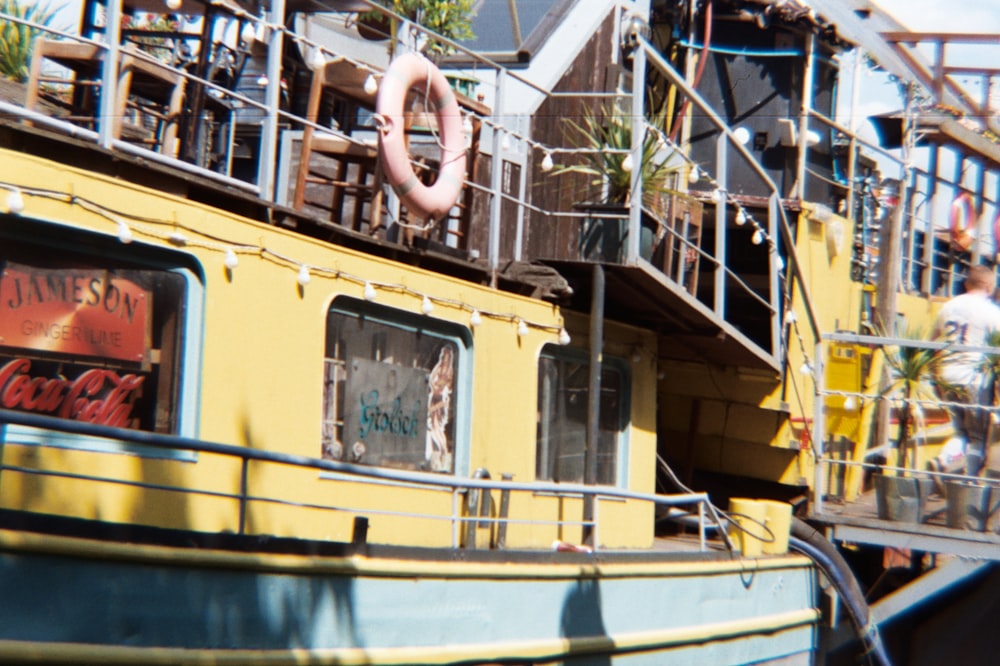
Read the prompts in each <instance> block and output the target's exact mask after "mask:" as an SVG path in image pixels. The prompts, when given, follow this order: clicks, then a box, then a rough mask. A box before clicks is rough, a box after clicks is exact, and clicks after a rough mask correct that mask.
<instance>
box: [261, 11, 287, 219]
mask: <svg viewBox="0 0 1000 666" xmlns="http://www.w3.org/2000/svg"><path fill="white" fill-rule="evenodd" d="M267 23H268V26H275V29H271V28H270V27H267V28H266V29H267V31H268V32H267V34H268V37H269V39H268V42H267V88H266V90H265V91H264V103H265V105H266V108H267V114H266V115H265V117H264V127H263V128H262V132H261V137H260V163H259V164H258V165H257V187H258V189H259V190H260V196H261V198H263V199H265V200H268V201H274V198H275V197H274V175H275V172H276V170H277V162H278V112H279V110H280V109H281V55H282V48H283V47H282V44H283V43H284V36H285V33H284V30H281V29H280V26H283V25H284V23H285V0H272V2H271V9H270V11H268V12H267Z"/></svg>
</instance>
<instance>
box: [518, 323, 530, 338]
mask: <svg viewBox="0 0 1000 666" xmlns="http://www.w3.org/2000/svg"><path fill="white" fill-rule="evenodd" d="M527 334H528V325H527V324H526V323H524V320H523V319H518V320H517V335H518V337H522V338H523V337H524V336H526V335H527Z"/></svg>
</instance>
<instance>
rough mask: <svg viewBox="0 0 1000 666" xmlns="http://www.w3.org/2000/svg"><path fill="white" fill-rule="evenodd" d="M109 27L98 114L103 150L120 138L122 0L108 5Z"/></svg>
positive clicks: (116, 0) (113, 1) (106, 31)
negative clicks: (117, 132)
mask: <svg viewBox="0 0 1000 666" xmlns="http://www.w3.org/2000/svg"><path fill="white" fill-rule="evenodd" d="M106 11H107V22H106V23H107V25H106V26H105V30H104V39H105V40H106V45H107V50H106V51H105V52H104V62H103V64H102V67H101V78H102V79H103V82H104V83H103V86H102V88H101V104H100V109H99V110H98V113H99V114H100V122H98V124H97V138H98V141H99V142H100V144H101V147H102V148H108V149H110V148H111V144H112V142H113V141H114V140H115V139H117V138H118V137H116V136H115V132H114V128H115V127H116V126H117V125H118V124H119V122H120V119H118V118H115V114H116V113H118V109H117V108H116V106H117V105H116V103H115V102H116V100H117V99H118V62H119V60H120V57H119V55H120V54H119V51H120V46H121V16H122V3H121V0H108V5H107V10H106Z"/></svg>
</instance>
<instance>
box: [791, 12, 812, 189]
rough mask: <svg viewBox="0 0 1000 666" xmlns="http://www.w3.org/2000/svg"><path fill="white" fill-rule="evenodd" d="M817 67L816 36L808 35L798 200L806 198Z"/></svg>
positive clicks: (798, 170) (796, 180)
mask: <svg viewBox="0 0 1000 666" xmlns="http://www.w3.org/2000/svg"><path fill="white" fill-rule="evenodd" d="M815 67H816V36H815V35H813V33H811V32H809V33H806V67H805V72H804V73H803V75H802V109H801V111H800V114H799V163H798V164H797V165H796V172H795V174H796V175H795V183H796V185H797V186H798V188H797V189H798V198H799V199H800V200H805V198H806V156H807V153H808V152H809V112H810V111H811V110H812V103H813V76H814V73H813V72H814V70H815Z"/></svg>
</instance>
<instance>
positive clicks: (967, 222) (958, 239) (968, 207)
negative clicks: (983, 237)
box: [948, 192, 976, 250]
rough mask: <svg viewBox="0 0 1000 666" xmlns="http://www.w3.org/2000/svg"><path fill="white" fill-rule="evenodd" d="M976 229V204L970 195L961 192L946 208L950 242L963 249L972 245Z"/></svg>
mask: <svg viewBox="0 0 1000 666" xmlns="http://www.w3.org/2000/svg"><path fill="white" fill-rule="evenodd" d="M975 229H976V204H975V202H974V201H973V200H972V195H971V194H969V193H968V192H962V193H961V194H959V195H958V196H957V197H955V200H954V201H952V202H951V208H950V209H949V210H948V230H949V231H950V232H951V242H952V243H954V244H955V245H957V246H958V247H960V248H961V249H963V250H968V249H969V248H970V247H972V241H973V240H974V238H975V237H974V236H973V232H974V231H975Z"/></svg>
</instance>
